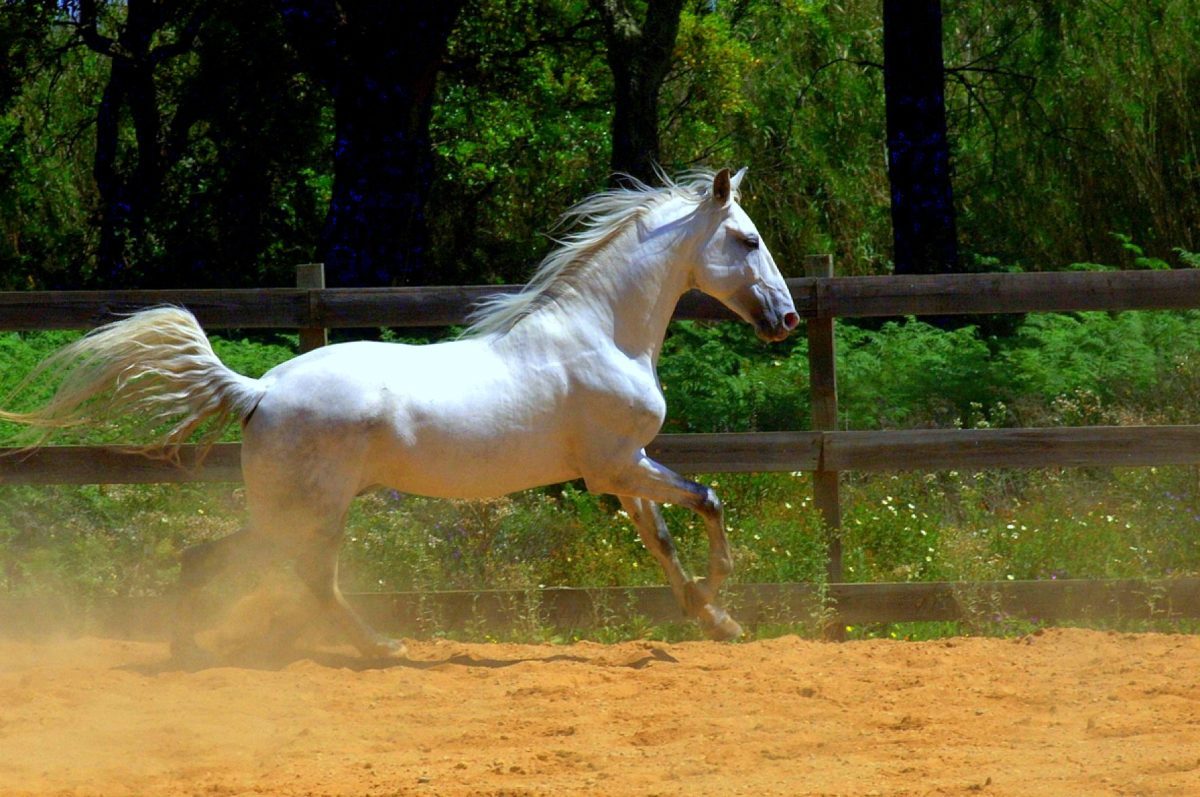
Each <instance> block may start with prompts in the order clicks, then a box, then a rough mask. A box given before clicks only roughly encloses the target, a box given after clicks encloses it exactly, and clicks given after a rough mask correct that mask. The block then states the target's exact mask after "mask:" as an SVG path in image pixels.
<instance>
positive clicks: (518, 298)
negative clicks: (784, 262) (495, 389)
mask: <svg viewBox="0 0 1200 797" xmlns="http://www.w3.org/2000/svg"><path fill="white" fill-rule="evenodd" d="M658 177H659V179H660V180H661V181H662V183H663V185H662V186H661V187H654V186H649V185H647V184H645V183H643V182H642V181H640V180H637V179H636V178H633V177H628V176H626V177H625V180H626V181H627V184H626V185H625V186H624V187H621V188H612V189H609V190H607V191H602V192H600V193H598V194H594V195H592V196H590V197H588V198H587V199H585V200H583V201H582V202H580V203H579V204H577V205H575V206H574V207H572V208H570V209H568V210H567V211H566V212H565V213H564V214H563V215H562V216H561V217H560V218H559V221H558V223H557V224H556V225H555V228H554V229H559V228H563V227H570V226H575V227H577V229H576V230H574V231H573V232H571V233H569V234H567V235H565V236H563V237H561V238H555V239H553V240H554V241H555V243H557V244H558V246H557V247H555V248H554V249H553V250H552V251H551V252H550V254H548V255H546V257H545V258H544V259H543V260H542V262H541V264H540V265H539V266H538V267H537V270H536V271H535V272H534V273H533V276H532V277H531V278H530V279H529V282H528V284H526V286H525V287H524V288H523V289H522V290H521V291H519V292H517V293H501V294H495V295H492V296H489V297H487V298H485V299H483V300H481V301H480V302H479V303H478V304H477V305H476V306H475V308H474V309H473V310H472V311H471V314H470V315H469V316H468V317H467V320H468V321H469V322H470V326H469V327H468V328H467V330H466V331H465V332H464V333H463V334H464V336H471V337H475V336H481V335H489V334H501V333H504V332H507V331H508V330H510V329H512V328H513V326H514V325H516V324H517V322H519V321H520V320H521V319H522V318H525V317H526V316H528V315H530V314H531V313H533V312H534V311H536V310H538V309H539V308H541V307H544V306H545V305H547V304H550V303H551V302H553V301H554V300H555V299H557V298H558V297H560V296H562V294H563V293H564V291H565V290H566V289H567V288H568V287H570V286H571V285H572V283H573V282H574V281H575V280H577V279H578V278H579V277H580V276H581V275H582V274H583V273H584V271H585V269H586V268H587V266H588V265H589V264H591V263H592V262H593V261H594V260H595V258H596V255H598V254H599V253H600V252H602V251H603V250H604V249H605V248H607V247H608V246H609V245H610V244H611V243H612V242H613V241H614V240H616V239H617V237H618V236H620V234H621V233H622V232H624V231H625V230H626V228H628V226H629V225H630V224H631V223H633V222H635V221H636V220H637V219H639V218H641V217H642V216H643V215H644V214H645V213H646V212H647V211H649V210H650V209H652V208H654V207H656V206H658V205H660V204H662V203H663V202H666V201H668V200H670V199H675V198H681V199H684V200H686V201H688V202H693V203H697V204H699V203H700V202H701V201H702V200H704V199H706V198H707V197H708V195H709V192H710V191H711V190H712V182H713V172H710V171H707V170H695V171H689V172H685V173H683V174H681V175H679V176H677V177H675V178H671V177H668V176H667V175H666V174H664V173H662V172H659V174H658ZM736 199H737V197H736V196H735V197H734V200H735V201H736Z"/></svg>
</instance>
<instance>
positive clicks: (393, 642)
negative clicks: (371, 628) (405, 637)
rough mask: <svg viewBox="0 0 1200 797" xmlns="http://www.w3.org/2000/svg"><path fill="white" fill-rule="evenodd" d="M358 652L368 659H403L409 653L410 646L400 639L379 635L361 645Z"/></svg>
mask: <svg viewBox="0 0 1200 797" xmlns="http://www.w3.org/2000/svg"><path fill="white" fill-rule="evenodd" d="M358 652H359V653H361V654H362V656H363V658H367V659H401V658H404V657H405V656H406V655H407V654H408V647H407V646H406V645H405V644H404V643H403V642H401V641H400V640H399V639H392V638H390V637H385V636H378V637H375V638H374V639H372V640H371V642H370V643H369V644H366V645H363V646H362V647H360V648H359V649H358Z"/></svg>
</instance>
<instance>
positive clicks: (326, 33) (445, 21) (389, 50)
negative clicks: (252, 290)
mask: <svg viewBox="0 0 1200 797" xmlns="http://www.w3.org/2000/svg"><path fill="white" fill-rule="evenodd" d="M464 4H465V0H439V2H437V3H397V2H393V0H357V1H355V2H335V1H334V0H280V3H279V8H280V10H281V12H282V14H283V18H284V22H285V25H286V26H287V29H288V32H289V35H290V38H291V41H292V42H293V44H294V45H295V47H296V48H297V50H298V52H299V54H300V58H301V60H302V62H303V64H304V68H305V69H306V70H307V71H308V72H309V73H310V74H311V75H313V76H314V77H315V78H316V79H318V80H319V81H321V82H322V83H323V84H324V85H325V86H326V87H327V88H328V90H329V92H330V95H331V96H332V99H333V106H334V126H335V130H334V142H333V171H334V174H333V195H332V198H331V200H330V204H329V212H328V215H327V216H326V220H325V226H324V230H323V231H322V234H321V252H320V257H321V259H322V260H323V261H324V262H325V267H326V275H327V280H328V282H329V284H330V285H335V286H336V285H343V286H345V285H389V284H397V283H419V282H427V281H430V280H431V279H432V277H433V274H432V273H431V272H430V269H429V253H428V242H429V230H428V222H427V219H426V215H425V213H426V211H425V206H426V202H427V200H428V197H429V190H430V186H431V184H432V179H433V156H432V148H431V145H430V138H429V122H430V117H431V114H432V111H433V103H434V96H435V95H434V88H435V84H436V79H437V75H438V70H439V67H440V66H441V63H442V59H443V58H444V56H445V53H446V47H447V42H448V40H449V37H450V33H451V30H452V29H453V26H454V23H455V20H456V19H457V18H458V15H459V12H460V10H461V9H462V7H463V5H464Z"/></svg>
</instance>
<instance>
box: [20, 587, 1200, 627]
mask: <svg viewBox="0 0 1200 797" xmlns="http://www.w3.org/2000/svg"><path fill="white" fill-rule="evenodd" d="M346 597H347V598H348V599H349V600H350V602H351V603H352V604H354V606H355V608H357V609H358V610H359V611H360V612H362V613H363V614H364V615H366V617H367V618H368V620H370V621H371V623H372V624H373V625H376V626H377V627H379V628H382V629H385V630H387V631H388V632H390V633H401V634H406V633H407V634H420V633H428V632H430V631H436V630H442V629H463V628H471V627H474V628H480V627H485V628H489V629H497V628H513V627H530V626H531V625H532V624H537V625H539V626H543V627H546V626H548V627H554V628H558V629H564V630H570V629H581V628H589V627H595V626H598V625H605V624H609V623H612V622H614V621H620V620H628V619H632V618H638V619H640V620H643V621H646V622H650V623H671V622H682V621H683V618H682V616H681V614H680V611H679V607H678V605H677V604H676V603H675V598H674V596H673V595H672V594H671V590H670V589H669V588H667V587H595V588H579V587H546V588H538V589H528V590H521V589H503V590H477V591H467V590H454V591H433V592H372V593H358V594H349V595H347V596H346ZM722 597H723V598H724V599H725V602H726V604H727V606H728V607H729V609H730V610H731V611H732V612H735V613H736V615H737V617H738V618H739V620H741V621H742V622H743V623H745V624H746V625H747V626H748V627H751V628H755V627H760V626H762V625H764V624H774V625H808V626H809V627H821V626H823V625H825V624H826V622H827V616H828V615H829V614H830V613H831V610H832V608H833V607H836V619H837V622H839V623H844V624H846V625H860V624H867V623H897V622H967V623H971V624H975V625H979V626H986V625H988V624H994V623H1004V622H1010V621H1025V622H1034V623H1044V622H1058V621H1063V620H1097V619H1103V620H1107V621H1121V620H1124V621H1154V620H1180V619H1188V618H1197V617H1200V578H1196V577H1183V578H1173V579H1154V580H1137V579H1106V580H1082V579H1058V580H1045V581H982V582H980V581H975V582H945V581H939V582H898V583H863V584H859V583H850V584H830V585H828V586H827V587H826V588H824V589H818V588H817V587H816V586H814V585H812V584H730V585H727V586H726V587H725V589H724V590H723V591H722ZM172 602H173V598H171V597H170V596H162V597H145V598H107V599H103V598H102V599H97V600H96V602H95V603H94V604H93V605H92V606H91V607H90V608H91V611H88V612H85V611H82V610H81V609H80V607H78V606H75V605H72V603H71V602H70V601H68V600H61V601H59V605H57V606H56V605H53V604H51V605H48V604H47V600H46V598H45V597H44V596H43V597H39V598H30V599H21V598H12V599H7V600H3V601H0V627H3V628H5V629H7V630H9V631H10V632H17V633H27V634H43V633H46V631H47V630H48V629H47V626H46V618H47V617H55V616H56V617H60V618H62V622H63V623H75V624H77V625H78V626H80V628H79V629H78V630H81V631H83V630H87V631H91V632H96V631H99V632H102V633H108V634H116V635H119V636H125V637H157V638H161V637H164V636H166V635H167V634H168V633H169V631H170V623H171V618H172V616H173V611H174V609H173V604H172ZM85 624H86V625H88V626H90V627H87V628H85V627H83V626H84V625H85ZM56 627H58V626H56Z"/></svg>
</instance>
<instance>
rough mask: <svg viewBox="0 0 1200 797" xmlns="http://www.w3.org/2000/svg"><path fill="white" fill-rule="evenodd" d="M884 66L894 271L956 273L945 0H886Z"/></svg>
mask: <svg viewBox="0 0 1200 797" xmlns="http://www.w3.org/2000/svg"><path fill="white" fill-rule="evenodd" d="M883 69H884V74H883V83H884V92H885V96H886V108H887V146H888V178H889V180H890V182H891V195H892V236H893V241H894V245H895V252H894V255H893V261H894V263H895V273H897V274H928V273H940V272H953V271H958V270H959V262H958V242H957V233H956V225H955V214H954V195H953V191H952V189H951V186H950V145H949V142H948V140H947V137H946V105H945V91H944V86H945V72H944V67H943V64H942V9H941V0H884V3H883Z"/></svg>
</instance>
